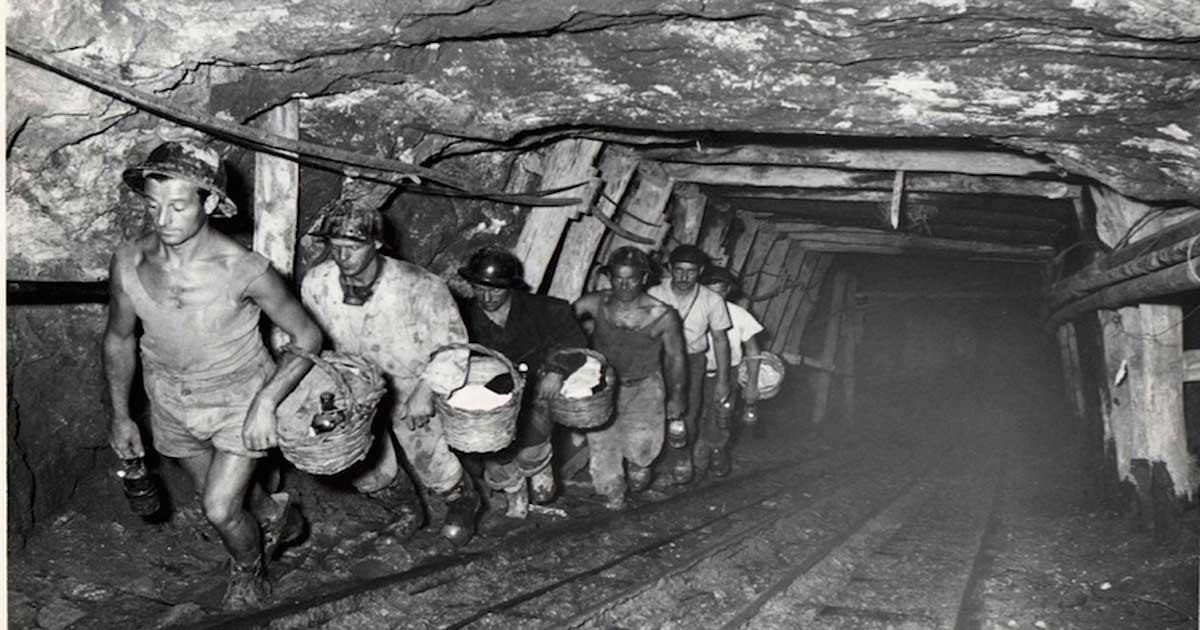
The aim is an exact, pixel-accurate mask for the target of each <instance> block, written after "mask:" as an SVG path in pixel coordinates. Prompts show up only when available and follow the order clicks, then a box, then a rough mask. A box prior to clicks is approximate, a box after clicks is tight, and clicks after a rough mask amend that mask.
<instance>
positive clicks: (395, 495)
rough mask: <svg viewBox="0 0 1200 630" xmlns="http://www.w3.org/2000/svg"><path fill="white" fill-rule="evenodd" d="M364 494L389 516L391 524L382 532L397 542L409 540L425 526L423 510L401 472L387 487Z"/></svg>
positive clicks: (407, 480)
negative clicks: (381, 507)
mask: <svg viewBox="0 0 1200 630" xmlns="http://www.w3.org/2000/svg"><path fill="white" fill-rule="evenodd" d="M366 494H367V498H368V499H371V500H372V501H374V502H376V503H378V504H380V505H381V506H383V507H384V509H386V510H387V511H388V513H389V514H391V517H392V522H390V523H388V525H387V526H386V527H385V528H384V530H385V531H386V532H387V534H388V535H390V536H393V537H395V538H396V539H397V540H400V541H403V540H407V539H409V538H411V537H412V535H413V534H415V533H417V530H418V529H420V528H421V525H423V524H425V510H423V509H422V508H421V501H420V500H419V499H417V495H416V491H415V490H413V488H412V482H411V481H409V479H408V477H407V476H406V475H405V473H404V472H403V471H401V472H399V473H397V474H396V477H395V478H394V479H392V482H391V483H390V484H388V485H387V486H385V487H383V488H380V489H379V490H375V491H373V492H368V493H366Z"/></svg>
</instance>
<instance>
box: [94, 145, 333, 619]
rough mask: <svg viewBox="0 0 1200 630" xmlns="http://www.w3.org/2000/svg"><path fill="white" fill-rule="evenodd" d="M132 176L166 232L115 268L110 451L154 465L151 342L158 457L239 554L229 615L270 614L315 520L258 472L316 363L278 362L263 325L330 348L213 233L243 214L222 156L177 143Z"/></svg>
mask: <svg viewBox="0 0 1200 630" xmlns="http://www.w3.org/2000/svg"><path fill="white" fill-rule="evenodd" d="M124 180H125V183H126V184H128V185H129V186H130V187H131V188H133V189H134V190H135V191H137V192H138V193H140V194H141V195H142V196H144V197H145V199H146V202H147V208H148V211H149V214H150V217H151V218H152V219H153V225H154V230H153V232H152V233H150V234H148V235H146V236H143V237H141V238H139V239H137V240H136V241H134V242H133V243H131V244H128V245H125V246H123V247H122V248H120V249H119V250H118V251H117V253H116V254H115V255H114V256H113V259H112V263H111V265H110V269H109V283H110V293H111V298H110V302H109V309H108V326H107V328H106V330H105V332H104V369H105V375H106V377H107V378H108V387H109V393H110V396H111V402H112V424H111V426H110V427H109V444H110V445H111V446H112V448H113V450H114V451H116V453H117V456H118V457H120V458H122V459H130V458H134V457H141V456H143V455H144V448H143V446H142V438H141V434H140V433H139V431H138V426H137V424H135V423H134V421H133V419H132V418H131V416H130V411H129V392H130V387H131V386H132V384H133V375H134V369H135V366H136V362H137V356H138V352H137V348H138V347H139V345H140V349H141V359H142V372H143V383H144V385H145V389H146V395H147V397H148V398H149V401H150V427H151V432H152V435H153V437H154V448H155V450H157V451H158V452H159V453H161V454H162V455H164V456H167V457H171V458H175V459H176V460H178V461H179V463H180V465H182V466H183V468H184V470H186V471H187V473H188V474H189V475H190V476H191V478H192V480H193V481H194V482H195V485H196V488H197V490H198V492H199V494H200V495H201V503H202V506H203V511H204V516H205V518H206V519H208V522H209V523H211V524H212V525H213V527H214V528H216V530H217V532H218V533H219V534H220V537H221V541H222V542H223V543H224V545H225V549H226V550H227V551H228V552H229V555H230V556H231V561H230V579H229V586H228V588H227V590H226V592H225V598H224V601H223V605H224V607H225V608H226V609H231V610H236V609H246V608H254V607H258V606H261V605H262V604H263V603H264V602H265V600H267V599H268V598H269V597H270V592H271V588H270V582H268V581H267V578H266V563H267V561H268V560H269V559H270V555H271V554H272V553H273V551H274V550H275V548H276V547H277V546H278V545H279V544H282V543H285V542H290V539H292V538H294V537H295V536H298V535H299V534H300V529H301V528H302V526H303V522H302V521H301V520H300V516H299V513H298V512H297V511H296V509H295V506H293V505H292V504H291V503H290V501H289V498H288V497H287V495H286V494H283V493H280V494H276V495H268V494H267V493H266V492H265V491H264V490H263V489H262V488H261V487H260V486H259V485H258V484H257V483H255V482H254V481H253V480H252V473H253V472H254V467H255V464H256V462H257V461H258V458H260V457H262V456H263V455H264V454H265V452H266V450H267V449H269V448H271V447H273V446H275V445H276V436H275V408H276V406H277V405H278V404H279V402H280V401H282V400H283V399H284V397H285V396H286V395H287V394H289V393H290V392H291V391H292V389H293V388H294V387H295V386H296V384H297V383H298V382H299V381H300V379H301V378H303V377H304V375H305V374H306V373H307V372H308V370H309V368H310V367H311V363H310V362H309V361H307V360H305V359H301V358H299V357H297V356H295V355H291V354H285V355H284V357H283V358H282V359H281V360H280V362H279V364H278V365H276V364H275V363H274V361H273V360H272V359H271V355H270V354H269V353H268V352H267V349H266V346H265V345H264V343H263V339H262V335H261V334H260V332H259V316H260V314H261V313H262V312H265V313H266V314H267V316H268V317H269V318H270V319H271V321H272V322H274V323H275V324H276V325H277V326H279V328H281V329H282V330H283V331H284V332H286V333H288V334H289V335H291V338H292V342H293V343H294V344H295V345H296V346H298V347H300V348H303V349H305V350H308V351H309V352H317V351H319V350H320V347H321V332H320V329H319V328H317V325H316V324H315V323H314V322H313V321H312V320H311V319H309V317H308V315H307V314H306V313H305V311H304V308H303V307H301V305H300V302H299V301H298V300H297V299H296V298H294V297H293V296H292V295H291V293H290V292H289V291H288V287H287V285H286V284H285V283H284V281H283V280H282V279H281V278H280V277H279V276H278V275H277V274H276V273H275V272H274V271H272V270H271V268H270V266H269V263H268V261H267V259H266V258H263V257H262V256H260V255H258V254H255V253H252V252H250V251H247V250H246V249H245V248H243V247H242V246H241V245H239V244H237V243H236V242H234V241H233V240H232V239H230V238H229V237H227V236H225V235H224V234H222V233H220V232H218V231H217V230H216V229H214V228H213V227H212V226H211V225H209V221H208V219H209V217H210V216H211V215H214V214H215V215H217V216H224V217H230V216H233V215H234V214H236V213H237V207H236V206H235V205H234V204H233V202H232V201H231V200H230V199H229V197H228V196H227V195H226V193H225V191H224V190H223V185H224V174H223V172H222V170H221V165H220V158H219V156H218V154H217V152H216V151H214V150H213V149H210V148H207V147H203V146H200V145H197V144H194V143H192V142H166V143H164V144H161V145H159V146H158V147H157V148H156V149H154V151H152V152H151V153H150V156H149V157H148V158H147V159H146V161H145V162H143V163H142V164H140V165H138V166H136V167H134V168H130V169H128V170H126V171H125V172H124ZM139 321H140V322H141V325H142V330H143V333H142V335H141V338H140V344H139V340H138V339H137V338H136V336H135V330H136V327H137V324H138V322H139ZM247 506H248V507H249V511H247V509H246V507H247ZM260 523H261V525H260ZM260 527H261V528H262V529H261V531H260Z"/></svg>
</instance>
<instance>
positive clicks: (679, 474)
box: [671, 451, 693, 486]
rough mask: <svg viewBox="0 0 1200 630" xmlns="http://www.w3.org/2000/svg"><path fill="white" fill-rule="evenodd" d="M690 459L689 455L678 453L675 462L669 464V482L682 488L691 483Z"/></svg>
mask: <svg viewBox="0 0 1200 630" xmlns="http://www.w3.org/2000/svg"><path fill="white" fill-rule="evenodd" d="M692 476H693V471H692V458H691V457H690V453H687V452H684V451H680V452H679V453H678V454H677V455H676V457H675V461H674V462H673V463H672V464H671V480H672V481H673V482H674V484H675V485H677V486H682V485H686V484H688V483H690V482H691V481H692Z"/></svg>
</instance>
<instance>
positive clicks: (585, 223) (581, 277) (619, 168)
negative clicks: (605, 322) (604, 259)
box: [550, 144, 638, 302]
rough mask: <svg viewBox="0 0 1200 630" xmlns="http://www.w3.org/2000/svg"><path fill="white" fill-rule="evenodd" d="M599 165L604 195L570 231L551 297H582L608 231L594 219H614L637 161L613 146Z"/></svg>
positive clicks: (552, 283) (574, 298) (628, 152)
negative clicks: (619, 201) (617, 201)
mask: <svg viewBox="0 0 1200 630" xmlns="http://www.w3.org/2000/svg"><path fill="white" fill-rule="evenodd" d="M598 164H599V169H600V180H601V183H602V189H601V190H602V191H603V194H601V195H599V197H598V198H597V199H596V201H595V203H594V204H593V205H592V207H591V212H589V213H588V214H587V215H584V216H583V217H580V219H579V220H578V221H573V222H571V224H570V225H569V226H568V227H567V235H566V236H565V237H564V239H565V240H564V241H563V245H562V253H561V254H559V258H558V264H557V265H556V266H555V269H554V279H553V280H552V281H551V283H550V295H552V296H554V297H557V298H562V299H564V300H568V301H572V302H573V301H575V300H576V299H578V298H579V296H581V295H583V289H584V286H585V285H586V284H587V279H588V276H589V274H590V273H591V271H592V269H593V267H594V266H595V264H594V263H595V261H596V252H597V250H598V249H599V247H600V241H601V239H603V238H604V234H605V231H606V229H607V228H605V226H604V224H603V223H601V222H600V220H599V219H597V218H596V217H595V216H593V215H597V214H599V215H603V216H605V217H611V216H613V213H615V212H616V210H617V206H616V203H615V200H618V199H621V198H622V197H623V196H624V195H625V189H626V188H627V187H628V186H629V180H631V179H632V178H633V173H634V171H635V170H637V165H638V159H637V157H636V156H635V155H633V153H632V152H631V151H629V150H628V149H626V148H625V147H621V146H617V145H612V144H610V145H605V147H604V149H603V150H602V151H601V152H600V158H599V160H598Z"/></svg>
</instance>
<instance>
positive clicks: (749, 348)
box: [742, 335, 762, 403]
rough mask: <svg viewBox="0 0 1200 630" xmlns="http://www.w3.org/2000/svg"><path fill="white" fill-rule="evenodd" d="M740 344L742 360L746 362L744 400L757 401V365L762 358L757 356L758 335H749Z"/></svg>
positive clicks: (760, 362)
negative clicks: (742, 349) (742, 350)
mask: <svg viewBox="0 0 1200 630" xmlns="http://www.w3.org/2000/svg"><path fill="white" fill-rule="evenodd" d="M742 346H743V347H744V350H745V352H744V355H743V356H744V357H745V358H743V359H742V361H744V362H745V363H746V391H745V396H746V402H748V403H753V402H758V366H759V365H761V364H762V360H761V359H759V358H757V357H758V354H759V352H760V351H759V348H758V336H757V335H753V336H751V337H750V338H749V339H747V340H746V341H745V342H744V343H743V344H742Z"/></svg>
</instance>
